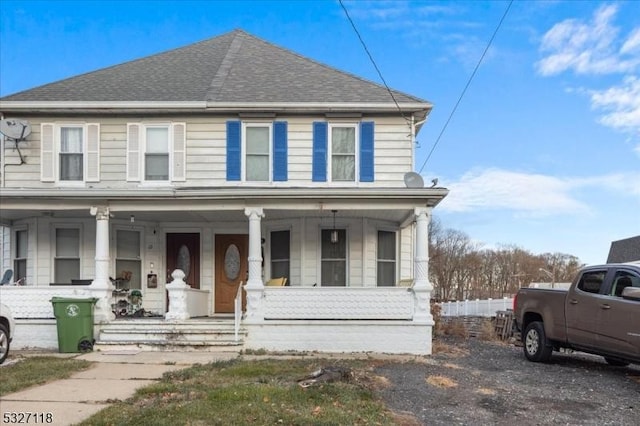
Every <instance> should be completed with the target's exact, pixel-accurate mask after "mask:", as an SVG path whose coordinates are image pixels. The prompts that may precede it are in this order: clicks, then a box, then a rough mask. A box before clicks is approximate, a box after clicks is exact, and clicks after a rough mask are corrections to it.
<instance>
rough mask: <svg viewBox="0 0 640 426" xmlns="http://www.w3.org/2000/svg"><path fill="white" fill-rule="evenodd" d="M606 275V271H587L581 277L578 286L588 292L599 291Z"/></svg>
mask: <svg viewBox="0 0 640 426" xmlns="http://www.w3.org/2000/svg"><path fill="white" fill-rule="evenodd" d="M605 275H606V271H594V272H586V273H584V274H583V275H582V277H581V278H580V282H579V283H578V288H579V289H580V290H582V291H586V292H588V293H599V292H600V288H601V287H602V284H603V283H604V277H605Z"/></svg>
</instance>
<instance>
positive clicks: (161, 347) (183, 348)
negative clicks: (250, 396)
mask: <svg viewBox="0 0 640 426" xmlns="http://www.w3.org/2000/svg"><path fill="white" fill-rule="evenodd" d="M242 345H243V342H242V341H240V342H226V343H224V344H222V342H219V343H217V344H216V345H209V344H204V343H202V344H197V343H195V342H181V343H178V342H167V343H159V342H144V341H135V342H127V341H120V342H102V341H96V343H95V345H93V350H94V351H100V352H110V353H116V352H120V353H127V352H129V353H131V352H140V351H148V352H153V351H158V352H161V351H166V352H196V351H198V352H240V351H241V350H242Z"/></svg>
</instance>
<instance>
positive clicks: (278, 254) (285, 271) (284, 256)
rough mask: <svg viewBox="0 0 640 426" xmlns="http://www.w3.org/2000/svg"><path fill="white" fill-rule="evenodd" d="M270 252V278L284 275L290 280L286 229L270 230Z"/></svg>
mask: <svg viewBox="0 0 640 426" xmlns="http://www.w3.org/2000/svg"><path fill="white" fill-rule="evenodd" d="M270 253H271V278H281V277H285V278H286V279H287V281H290V279H289V278H290V276H289V275H290V264H291V240H290V232H289V231H288V230H287V231H273V232H271V244H270ZM290 284H291V283H289V285H290Z"/></svg>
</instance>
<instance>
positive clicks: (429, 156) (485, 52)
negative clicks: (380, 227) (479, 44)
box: [418, 0, 513, 173]
mask: <svg viewBox="0 0 640 426" xmlns="http://www.w3.org/2000/svg"><path fill="white" fill-rule="evenodd" d="M512 4H513V0H511V1H510V2H509V4H508V5H507V8H506V9H505V11H504V13H503V14H502V18H500V22H498V26H497V27H496V29H495V31H494V32H493V35H492V36H491V38H490V39H489V42H488V43H487V47H485V49H484V52H482V56H480V59H479V60H478V63H477V64H476V67H475V68H474V69H473V72H472V73H471V76H470V77H469V80H468V81H467V84H466V85H465V86H464V89H462V93H460V97H459V98H458V101H457V102H456V104H455V105H454V107H453V109H452V110H451V113H450V114H449V117H448V118H447V121H446V122H445V123H444V126H443V127H442V130H440V134H439V135H438V137H437V138H436V141H435V142H434V143H433V146H432V147H431V151H429V155H427V158H426V159H425V160H424V163H422V167H420V170H419V171H418V173H422V169H424V166H426V165H427V162H428V161H429V159H430V158H431V154H433V151H435V149H436V146H438V143H439V142H440V139H441V138H442V135H443V134H444V131H445V130H446V129H447V126H448V125H449V122H450V121H451V118H452V117H453V114H455V112H456V110H457V109H458V106H459V105H460V102H461V101H462V98H463V97H464V95H465V93H466V92H467V89H468V88H469V86H470V85H471V81H472V80H473V78H474V77H475V75H476V72H477V71H478V68H480V64H481V63H482V60H483V59H484V57H485V55H486V54H487V51H488V50H489V47H491V44H492V43H493V39H494V38H495V37H496V34H498V30H499V29H500V27H501V26H502V22H503V21H504V19H505V18H506V17H507V13H509V9H510V8H511V5H512Z"/></svg>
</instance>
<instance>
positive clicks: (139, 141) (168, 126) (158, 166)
mask: <svg viewBox="0 0 640 426" xmlns="http://www.w3.org/2000/svg"><path fill="white" fill-rule="evenodd" d="M186 161H187V151H186V125H185V123H129V124H127V181H130V182H131V181H133V182H146V183H150V184H151V183H167V182H169V181H171V182H173V181H184V180H186V171H187V168H186Z"/></svg>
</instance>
